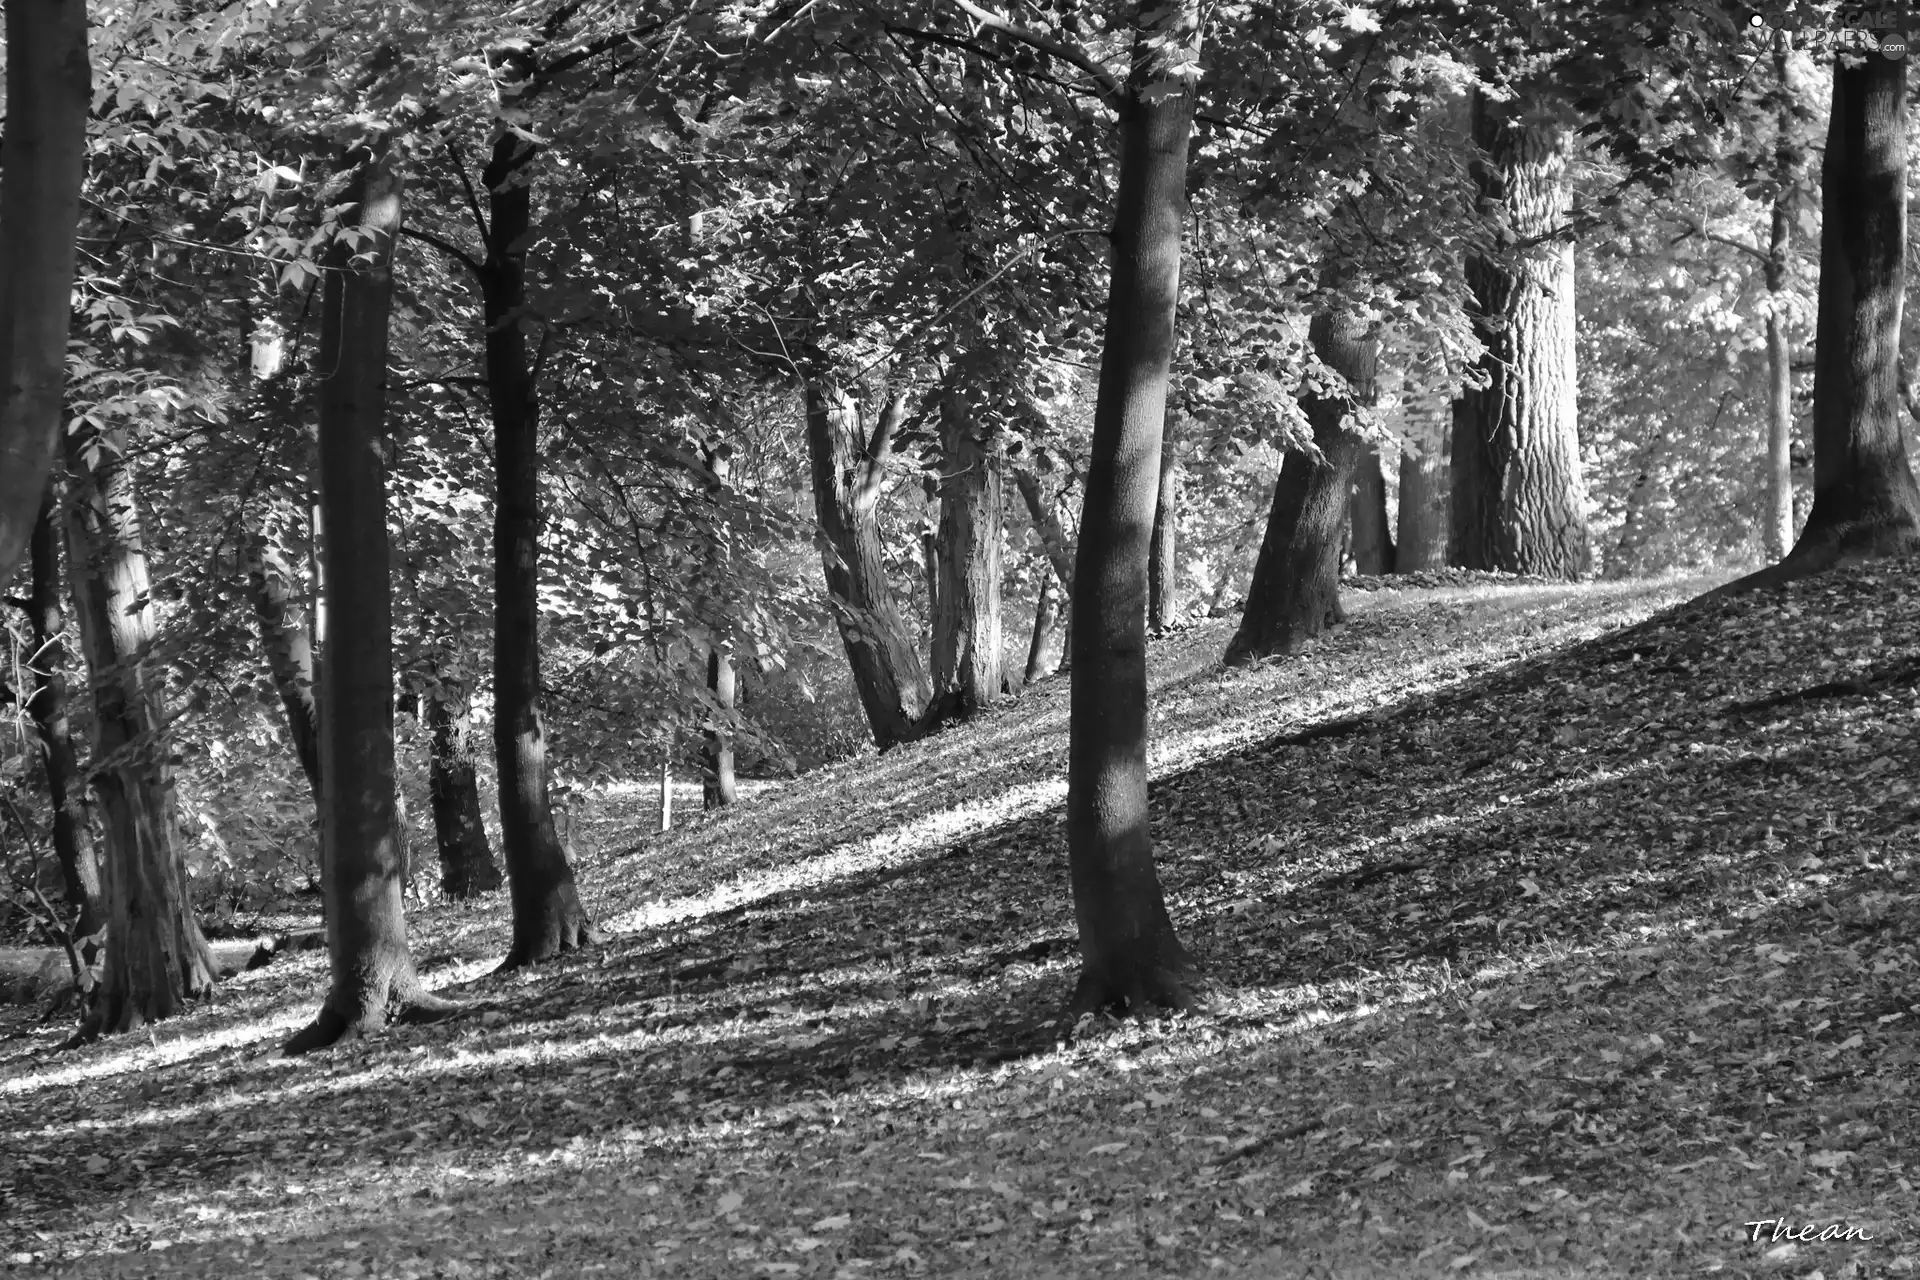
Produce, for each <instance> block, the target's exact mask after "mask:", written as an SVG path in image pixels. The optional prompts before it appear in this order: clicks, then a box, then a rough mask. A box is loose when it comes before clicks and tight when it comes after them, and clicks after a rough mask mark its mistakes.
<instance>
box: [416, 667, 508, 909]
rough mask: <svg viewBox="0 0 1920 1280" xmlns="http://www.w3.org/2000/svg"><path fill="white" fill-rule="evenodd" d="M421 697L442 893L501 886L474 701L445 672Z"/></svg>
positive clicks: (462, 894) (472, 894) (461, 894)
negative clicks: (485, 806)
mask: <svg viewBox="0 0 1920 1280" xmlns="http://www.w3.org/2000/svg"><path fill="white" fill-rule="evenodd" d="M421 701H422V702H423V704H424V708H423V709H424V710H425V711H426V719H427V730H428V733H429V734H430V739H429V746H428V749H427V794H428V796H429V797H430V798H431V800H432V803H433V833H434V843H435V846H436V847H437V849H438V850H439V855H440V891H441V892H442V893H444V894H446V895H447V897H449V898H461V899H464V898H477V897H479V896H480V895H481V894H483V893H491V892H493V891H494V890H495V889H498V888H499V887H500V885H501V883H502V877H501V874H500V864H499V863H497V862H495V861H494V858H493V848H492V846H491V845H489V844H488V842H487V825H486V821H485V819H484V818H483V817H482V816H481V809H480V776H479V767H478V765H477V764H476V762H475V760H474V741H473V738H474V734H473V699H472V697H471V696H470V695H469V693H468V691H467V683H466V681H465V680H463V679H461V678H459V677H457V676H449V675H447V674H446V673H445V672H442V673H440V678H439V679H438V680H436V681H435V682H434V683H433V685H432V686H431V687H429V688H428V689H426V690H425V691H424V692H423V693H422V694H421Z"/></svg>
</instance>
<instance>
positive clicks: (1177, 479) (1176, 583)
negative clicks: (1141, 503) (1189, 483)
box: [1147, 413, 1183, 632]
mask: <svg viewBox="0 0 1920 1280" xmlns="http://www.w3.org/2000/svg"><path fill="white" fill-rule="evenodd" d="M1178 421H1179V418H1178V415H1177V414H1173V413H1169V414H1168V415H1167V425H1166V429H1165V430H1164V431H1162V432H1161V433H1160V488H1159V492H1158V493H1157V494H1156V495H1155V498H1154V504H1153V534H1152V536H1151V537H1150V538H1149V539H1148V545H1147V628H1148V629H1149V630H1151V631H1155V632H1160V631H1165V630H1166V629H1167V628H1168V627H1169V626H1172V625H1173V620H1174V618H1176V617H1177V616H1178V615H1179V612H1180V489H1181V480H1182V478H1183V477H1182V475H1181V472H1180V452H1179V449H1178V447H1177V442H1176V440H1175V439H1174V434H1175V429H1176V427H1177V424H1178Z"/></svg>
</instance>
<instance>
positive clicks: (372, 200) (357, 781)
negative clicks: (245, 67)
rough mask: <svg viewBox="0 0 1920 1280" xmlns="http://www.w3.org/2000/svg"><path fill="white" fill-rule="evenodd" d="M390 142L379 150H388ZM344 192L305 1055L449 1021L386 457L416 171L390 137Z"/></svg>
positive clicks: (327, 301)
mask: <svg viewBox="0 0 1920 1280" xmlns="http://www.w3.org/2000/svg"><path fill="white" fill-rule="evenodd" d="M376 145H378V144H376ZM344 163H347V164H351V165H353V166H354V169H353V178H352V182H351V184H350V186H349V187H348V189H347V191H346V193H345V195H346V200H347V202H350V203H351V205H352V208H351V211H350V212H349V213H348V215H347V216H348V218H349V219H350V220H351V223H352V225H353V226H355V227H356V228H357V229H358V230H360V231H361V232H364V233H369V234H370V238H368V239H363V240H361V241H360V242H359V243H358V245H357V248H358V250H359V251H358V252H357V253H356V252H355V247H354V246H349V245H348V244H347V242H346V241H345V240H336V241H335V242H334V244H333V246H332V247H331V248H330V249H329V250H328V252H327V264H326V265H327V271H326V280H325V284H324V286H323V288H324V292H323V295H322V301H321V317H320V377H319V384H320V385H319V399H320V448H319V459H320V510H321V515H322V523H323V525H324V527H325V529H326V535H325V540H324V542H323V543H322V545H321V553H320V554H321V565H322V574H323V577H324V580H325V582H326V591H327V602H328V608H329V612H330V613H331V615H332V616H333V617H334V618H335V619H337V620H338V621H339V622H340V623H341V625H338V626H336V627H335V628H334V629H333V631H332V632H331V634H329V635H328V637H327V655H326V662H327V670H326V679H325V680H324V681H323V682H322V683H321V687H320V700H321V712H320V787H321V791H320V843H321V847H322V853H321V858H320V866H321V885H322V889H323V891H324V893H325V896H326V900H327V956H328V960H329V969H330V971H331V983H330V985H329V987H328V991H327V998H326V1002H325V1003H324V1004H323V1005H322V1006H321V1008H320V1012H319V1014H318V1015H317V1016H316V1017H315V1018H314V1020H313V1022H312V1023H310V1024H309V1025H308V1026H307V1027H306V1028H305V1029H304V1030H302V1031H300V1032H298V1033H296V1034H295V1035H294V1036H293V1037H292V1039H290V1040H289V1041H288V1042H287V1045H286V1051H287V1052H288V1053H304V1052H306V1051H308V1050H311V1049H317V1048H320V1047H322V1046H325V1045H329V1044H332V1043H334V1042H335V1041H337V1040H341V1039H352V1038H357V1037H360V1036H366V1035H371V1034H373V1033H375V1032H377V1031H379V1030H381V1029H382V1028H384V1027H385V1026H386V1025H387V1024H388V1023H389V1022H391V1021H395V1020H407V1021H421V1020H426V1019H431V1018H434V1017H438V1016H443V1015H444V1014H445V1013H446V1012H447V1011H449V1010H450V1009H451V1007H452V1006H450V1005H448V1004H447V1003H446V1002H445V1001H442V1000H440V999H439V998H438V997H436V996H433V995H432V994H430V993H429V992H428V991H427V990H426V989H425V987H424V986H423V985H422V984H421V982H420V979H419V976H418V974H417V973H416V972H415V969H414V964H413V955H412V953H411V952H410V951H409V950H408V949H407V928H406V921H405V919H404V918H403V916H402V914H401V892H402V889H403V887H404V879H405V875H406V867H405V863H404V859H403V856H402V852H401V847H400V831H399V815H398V811H397V807H396V792H395V778H394V745H393V600H392V584H391V582H390V576H391V575H390V569H389V555H388V545H387V475H386V462H385V458H384V456H383V452H382V451H383V448H384V445H385V413H386V394H387V320H388V316H389V314H390V311H391V305H392V298H393V246H394V240H395V238H396V237H397V236H398V235H399V234H400V217H401V180H400V177H399V175H398V173H397V172H396V171H395V170H394V169H393V168H392V167H391V165H390V163H389V161H388V159H387V157H386V155H385V153H384V147H382V148H381V149H379V150H372V149H368V148H364V147H363V148H359V149H357V151H356V152H355V153H351V154H349V155H348V156H347V157H345V159H344Z"/></svg>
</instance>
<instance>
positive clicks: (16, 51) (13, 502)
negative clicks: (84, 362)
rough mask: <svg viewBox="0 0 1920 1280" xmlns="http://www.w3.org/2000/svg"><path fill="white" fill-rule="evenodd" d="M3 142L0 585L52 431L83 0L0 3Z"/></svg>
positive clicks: (78, 134) (70, 245)
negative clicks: (0, 21) (2, 11)
mask: <svg viewBox="0 0 1920 1280" xmlns="http://www.w3.org/2000/svg"><path fill="white" fill-rule="evenodd" d="M6 28H7V115H6V133H5V138H4V144H3V145H0V586H4V585H5V583H6V582H7V580H8V579H9V578H11V577H12V576H13V571H14V568H15V566H16V565H18V564H19V562H20V553H21V552H22V551H24V550H25V549H26V545H27V540H28V538H29V537H30V536H31V533H32V529H33V525H34V521H35V520H36V519H37V518H38V514H39V510H40V498H41V495H42V494H43V493H44V492H45V491H46V487H47V475H48V472H49V471H50V470H51V469H52V467H53V458H54V454H55V452H56V451H57V447H58V442H59V439H60V417H61V406H62V405H63V404H64V403H65V400H64V395H65V390H66V382H67V363H66V362H67V324H68V317H69V316H70V314H71V311H70V308H71V305H72V292H73V262H74V236H75V234H76V232H77V229H78V225H79V221H80V183H81V177H82V174H83V173H84V171H85V168H86V157H87V112H88V110H89V108H90V107H91V105H92V102H93V91H92V82H91V71H90V69H89V67H88V64H87V6H86V3H85V0H30V2H29V0H16V2H15V3H11V4H8V5H7V6H6Z"/></svg>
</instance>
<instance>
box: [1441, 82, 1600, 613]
mask: <svg viewBox="0 0 1920 1280" xmlns="http://www.w3.org/2000/svg"><path fill="white" fill-rule="evenodd" d="M1473 137H1474V142H1475V144H1476V145H1477V146H1478V147H1479V148H1480V149H1481V151H1482V152H1483V157H1482V159H1481V160H1479V161H1478V162H1477V163H1476V165H1475V173H1476V176H1477V178H1478V181H1479V186H1480V195H1481V206H1482V209H1483V210H1484V211H1485V213H1486V215H1487V216H1488V217H1489V218H1491V219H1493V220H1496V221H1497V222H1498V223H1499V224H1500V226H1501V228H1502V231H1503V239H1504V240H1505V241H1506V247H1507V250H1508V251H1507V252H1503V253H1501V254H1499V255H1490V254H1486V253H1474V254H1471V255H1469V257H1468V261H1467V287H1468V291H1469V294H1470V299H1471V301H1470V304H1469V305H1470V308H1471V311H1472V318H1473V322H1474V326H1475V329H1476V330H1477V331H1478V333H1479V336H1480V339H1481V341H1482V342H1483V343H1485V344H1486V355H1485V357H1484V359H1483V360H1482V362H1481V366H1480V372H1481V375H1482V376H1483V377H1484V378H1485V380H1486V385H1485V386H1484V387H1483V388H1479V389H1475V388H1472V387H1469V388H1467V390H1466V391H1465V393H1464V394H1463V395H1462V397H1461V399H1460V401H1459V402H1458V403H1457V405H1456V412H1455V417H1454V428H1453V548H1452V551H1453V556H1454V559H1455V562H1456V563H1458V564H1460V565H1462V566H1463V567H1465V568H1469V569H1493V570H1501V571H1504V572H1508V573H1527V574H1537V575H1540V576H1543V577H1549V578H1579V577H1582V576H1584V575H1585V574H1586V573H1587V572H1588V571H1589V569H1590V568H1591V564H1592V551H1591V547H1590V544H1589V541H1588V532H1587V517H1586V490H1585V487H1584V486H1583V484H1582V482H1581V478H1580V439H1579V434H1578V429H1577V423H1576V393H1577V390H1578V387H1577V376H1576V370H1575V365H1574V274H1573V245H1572V244H1571V243H1570V242H1568V241H1565V240H1562V239H1559V238H1558V237H1559V235H1560V234H1561V232H1562V228H1563V227H1564V224H1565V221H1566V216H1567V211H1568V208H1569V205H1570V201H1571V195H1570V187H1569V185H1568V180H1567V160H1568V156H1569V152H1570V150H1571V135H1570V133H1569V132H1568V131H1567V130H1566V129H1565V128H1564V127H1562V126H1559V125H1556V124H1546V123H1527V122H1522V121H1521V120H1520V119H1519V118H1518V113H1517V112H1515V111H1512V110H1509V109H1508V108H1506V107H1503V106H1502V105H1500V104H1497V103H1493V102H1490V101H1488V100H1487V99H1486V97H1485V95H1483V94H1478V93H1476V94H1475V96H1474V104H1473Z"/></svg>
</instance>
